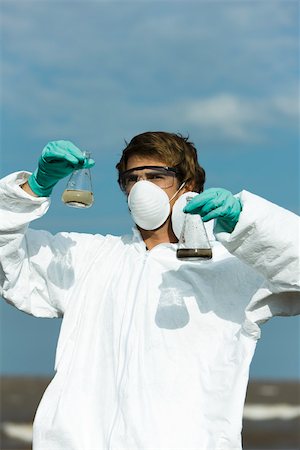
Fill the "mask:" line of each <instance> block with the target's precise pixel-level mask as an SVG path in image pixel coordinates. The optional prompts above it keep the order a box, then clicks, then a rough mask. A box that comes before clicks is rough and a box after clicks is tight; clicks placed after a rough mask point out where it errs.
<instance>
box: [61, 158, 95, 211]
mask: <svg viewBox="0 0 300 450" xmlns="http://www.w3.org/2000/svg"><path fill="white" fill-rule="evenodd" d="M83 153H84V156H85V157H86V158H90V156H91V154H90V153H89V152H83ZM61 199H62V201H63V202H64V203H65V204H66V205H67V206H72V207H74V208H89V207H90V206H92V204H93V202H94V195H93V189H92V178H91V171H90V169H89V168H83V169H78V170H74V172H73V173H72V174H71V176H70V178H69V181H68V183H67V187H66V189H65V190H64V192H63V194H62V198H61Z"/></svg>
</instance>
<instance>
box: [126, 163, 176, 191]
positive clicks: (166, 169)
mask: <svg viewBox="0 0 300 450" xmlns="http://www.w3.org/2000/svg"><path fill="white" fill-rule="evenodd" d="M144 169H152V170H157V171H160V170H161V169H163V170H164V171H166V172H171V173H170V175H171V174H172V176H173V177H174V178H175V177H177V176H178V175H180V174H181V172H180V170H178V169H177V168H176V167H170V166H138V167H133V168H132V169H128V170H124V172H121V173H120V174H119V178H118V182H119V185H120V187H121V189H122V191H124V192H126V191H127V188H126V185H125V183H124V178H125V177H126V175H128V174H130V173H132V172H135V171H139V170H144ZM149 181H151V180H149ZM154 184H155V183H154ZM170 187H171V186H170Z"/></svg>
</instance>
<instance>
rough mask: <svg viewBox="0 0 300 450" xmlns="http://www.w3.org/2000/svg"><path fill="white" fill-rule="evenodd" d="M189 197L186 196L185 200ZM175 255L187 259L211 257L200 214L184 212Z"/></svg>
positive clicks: (194, 259) (188, 199)
mask: <svg viewBox="0 0 300 450" xmlns="http://www.w3.org/2000/svg"><path fill="white" fill-rule="evenodd" d="M191 199H192V197H187V202H189V201H190V200H191ZM176 256H177V258H179V259H181V260H187V261H196V260H198V259H199V260H203V259H211V258H212V249H211V246H210V243H209V239H208V236H207V233H206V229H205V227H204V224H203V222H202V219H201V217H200V215H198V214H189V213H186V215H185V220H184V223H183V227H182V231H181V234H180V238H179V242H178V249H177V252H176Z"/></svg>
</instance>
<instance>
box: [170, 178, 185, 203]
mask: <svg viewBox="0 0 300 450" xmlns="http://www.w3.org/2000/svg"><path fill="white" fill-rule="evenodd" d="M185 183H186V181H184V182H183V183H181V185H180V186H179V188H178V189H177V191H176V192H175V194H174V195H172V197H171V198H170V200H169V203H170V202H171V201H172V200H173V198H174V197H176V195H177V194H178V192H179V191H180V190H181V189H182V188H183V187H184V185H185Z"/></svg>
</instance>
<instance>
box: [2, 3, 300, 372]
mask: <svg viewBox="0 0 300 450" xmlns="http://www.w3.org/2000/svg"><path fill="white" fill-rule="evenodd" d="M0 8H1V29H2V32H1V41H2V44H1V66H2V76H1V175H6V174H8V173H10V172H13V171H17V170H23V169H24V170H29V171H31V170H34V169H35V167H36V164H37V160H38V158H39V155H40V153H41V150H42V148H43V147H44V145H45V144H46V143H47V142H48V141H51V140H57V139H68V140H71V141H73V142H74V143H75V144H76V145H77V146H79V147H80V148H82V149H87V150H89V151H91V152H92V154H93V157H94V159H95V160H96V166H95V167H94V168H93V169H92V176H93V186H94V192H95V199H96V201H95V205H94V206H93V208H90V209H89V210H86V211H78V210H74V209H71V208H67V207H65V206H64V205H63V204H62V203H61V201H60V196H61V193H62V191H63V189H64V186H65V183H66V181H65V180H63V181H61V182H60V183H59V184H58V185H57V187H56V189H55V192H54V194H53V197H52V205H51V208H50V210H49V212H48V213H47V215H46V216H45V217H44V218H42V219H41V220H39V221H38V222H35V223H33V224H32V226H33V227H34V228H44V229H47V230H49V231H51V232H53V233H55V232H57V231H62V230H63V231H71V230H76V231H82V232H84V231H87V232H92V233H93V232H98V233H102V234H105V233H113V234H123V233H126V232H128V231H130V229H131V226H132V223H131V219H130V217H129V214H128V212H127V206H126V202H125V199H124V197H123V195H122V193H121V192H120V191H119V188H118V186H117V183H116V171H115V164H116V163H117V161H118V159H119V157H120V155H121V152H122V149H123V147H124V140H130V139H131V137H133V136H134V135H135V134H137V133H140V132H143V131H148V130H165V131H172V132H180V133H182V134H189V136H190V139H191V140H192V141H193V142H194V143H195V145H196V147H197V148H198V153H199V159H200V162H201V163H202V165H203V166H204V167H205V169H206V172H207V184H206V187H212V186H221V187H224V188H227V189H229V190H231V191H232V192H234V193H236V192H239V191H241V190H242V189H246V190H249V191H251V192H254V193H256V194H258V195H261V196H263V197H265V198H267V199H268V200H270V201H273V202H275V203H277V204H279V205H281V206H283V207H285V208H287V209H290V210H292V211H294V212H299V155H298V151H299V86H298V82H299V2H298V1H289V0H287V1H286V0H285V1H276V0H272V1H251V2H250V1H243V0H241V1H226V2H225V1H222V2H219V1H213V0H212V1H207V2H203V1H194V2H190V1H181V2H180V1H171V0H169V1H130V2H129V1H118V2H115V1H111V2H108V1H105V2H100V1H70V0H69V1H64V2H62V1H51V2H50V1H42V0H41V1H38V0H35V1H22V2H21V1H19V0H17V1H15V0H9V1H8V0H7V1H6V0H2V1H1V3H0ZM283 232H284V230H283ZM0 312H1V316H2V320H1V327H2V333H1V337H2V364H1V370H2V372H6V373H22V372H23V373H51V371H52V366H53V358H54V356H53V355H54V347H55V341H56V338H57V333H58V330H59V325H60V323H59V321H55V320H51V321H49V320H38V319H35V318H31V317H29V316H26V315H24V314H22V313H19V312H17V311H14V310H13V309H12V308H11V307H9V306H8V305H6V304H4V303H3V304H2V305H1V309H0ZM299 328H300V321H299V319H298V318H289V319H286V318H285V319H283V318H280V319H274V320H273V321H271V322H270V323H268V324H266V325H264V327H263V338H262V340H261V341H260V342H259V345H258V349H257V352H256V356H255V358H254V362H253V365H252V369H251V376H253V377H266V378H268V377H273V378H276V377H277V378H280V377H285V378H289V377H292V378H296V377H299V376H300V365H299V358H298V354H299V344H298V342H299ZM37 343H38V344H37ZM34 346H35V349H33V347H34Z"/></svg>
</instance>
